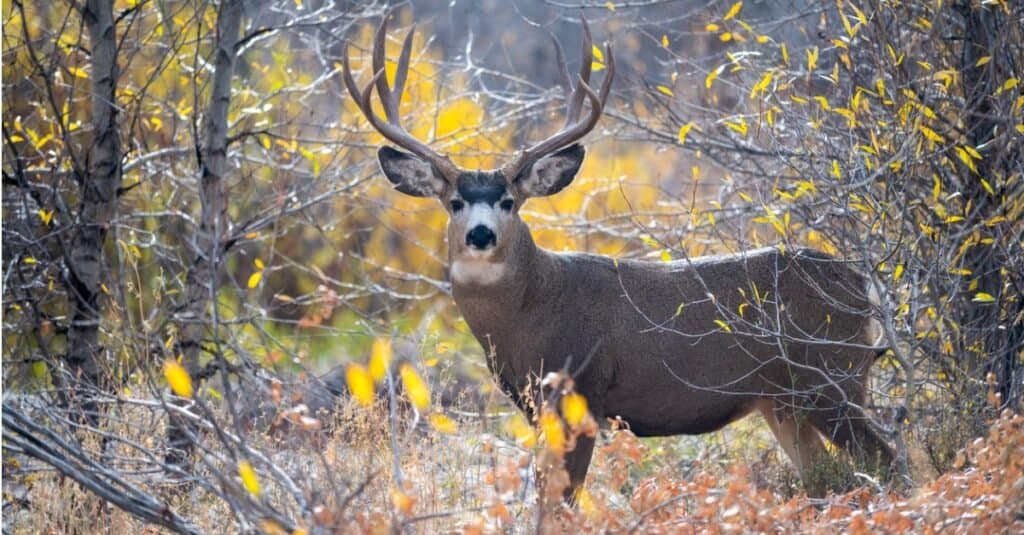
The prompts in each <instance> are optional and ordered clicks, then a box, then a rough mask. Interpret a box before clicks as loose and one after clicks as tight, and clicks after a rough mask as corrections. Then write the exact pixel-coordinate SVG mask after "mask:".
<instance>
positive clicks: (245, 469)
mask: <svg viewBox="0 0 1024 535" xmlns="http://www.w3.org/2000/svg"><path fill="white" fill-rule="evenodd" d="M238 476H239V477H241V478H242V486H243V487H245V490H247V491H249V494H252V495H253V496H255V497H257V498H258V497H259V496H260V492H261V489H260V480H259V479H258V478H257V477H256V471H255V470H253V468H252V465H251V464H249V461H246V460H241V461H238Z"/></svg>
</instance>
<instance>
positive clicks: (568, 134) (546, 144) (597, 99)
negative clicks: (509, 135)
mask: <svg viewBox="0 0 1024 535" xmlns="http://www.w3.org/2000/svg"><path fill="white" fill-rule="evenodd" d="M580 20H581V21H582V23H583V60H582V61H583V63H582V65H580V72H579V74H578V75H577V78H578V80H577V83H576V86H575V88H574V87H573V83H572V76H571V75H570V74H569V69H568V67H566V65H565V58H564V56H563V55H562V47H561V46H560V45H559V44H558V40H555V53H556V56H557V58H558V70H559V71H560V72H561V73H562V89H563V90H564V91H565V101H566V105H567V107H568V109H567V110H566V113H565V124H564V125H562V129H561V130H559V131H558V132H556V133H555V134H552V135H551V136H550V137H548V138H547V139H545V140H544V141H541V142H539V143H537V144H535V145H533V146H532V147H529V148H527V149H524V150H521V151H519V153H517V154H516V156H515V157H514V158H513V159H512V161H511V162H509V163H508V164H507V165H506V166H505V167H504V168H503V169H502V171H503V172H504V174H505V178H506V179H507V180H509V181H512V180H515V179H516V177H517V176H519V173H520V172H521V171H522V170H523V169H525V168H527V167H529V166H530V164H532V163H534V162H536V161H537V160H539V159H541V158H543V157H544V156H546V155H548V154H550V153H552V152H554V151H556V150H558V149H560V148H562V147H565V146H566V145H569V144H571V143H573V142H575V141H577V140H579V139H580V138H582V137H583V136H585V135H587V133H588V132H590V131H591V130H593V129H594V126H596V125H597V121H598V119H600V118H601V112H602V111H603V110H604V104H605V102H607V101H608V93H609V92H610V91H611V88H612V78H613V77H614V76H615V58H614V56H612V47H611V45H610V44H606V45H605V58H607V62H608V68H607V72H606V73H605V76H604V81H603V82H602V83H601V89H600V92H599V93H595V92H594V90H593V89H591V88H590V85H589V83H590V71H591V63H592V62H593V60H594V52H593V40H592V38H591V36H590V26H589V25H588V24H587V19H586V18H582V17H581V19H580ZM584 99H588V100H589V101H590V115H588V116H587V117H586V118H585V119H580V118H579V115H580V111H582V109H583V101H584Z"/></svg>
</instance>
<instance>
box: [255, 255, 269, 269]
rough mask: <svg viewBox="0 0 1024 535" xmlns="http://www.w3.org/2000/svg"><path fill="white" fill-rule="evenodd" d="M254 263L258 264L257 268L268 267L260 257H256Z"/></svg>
mask: <svg viewBox="0 0 1024 535" xmlns="http://www.w3.org/2000/svg"><path fill="white" fill-rule="evenodd" d="M252 265H254V266H256V269H266V266H264V265H263V261H262V260H260V259H259V258H254V259H253V261H252Z"/></svg>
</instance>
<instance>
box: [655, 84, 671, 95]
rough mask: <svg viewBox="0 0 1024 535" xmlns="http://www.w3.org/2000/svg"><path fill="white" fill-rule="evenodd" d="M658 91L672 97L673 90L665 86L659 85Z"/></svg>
mask: <svg viewBox="0 0 1024 535" xmlns="http://www.w3.org/2000/svg"><path fill="white" fill-rule="evenodd" d="M658 91H660V92H661V93H663V94H665V95H668V96H670V97H671V96H672V90H671V89H669V88H667V87H665V86H663V85H659V86H658Z"/></svg>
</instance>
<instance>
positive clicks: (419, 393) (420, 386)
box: [398, 363, 430, 411]
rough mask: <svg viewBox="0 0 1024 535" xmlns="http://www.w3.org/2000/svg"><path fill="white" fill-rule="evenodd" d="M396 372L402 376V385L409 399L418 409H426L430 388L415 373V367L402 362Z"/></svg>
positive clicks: (428, 403) (428, 402)
mask: <svg viewBox="0 0 1024 535" xmlns="http://www.w3.org/2000/svg"><path fill="white" fill-rule="evenodd" d="M398 373H399V374H400V375H401V376H402V386H404V387H405V394H406V395H407V396H409V401H411V402H412V404H413V406H414V407H416V408H417V409H418V410H420V411H425V410H427V408H428V407H430V388H428V387H427V383H425V382H424V381H423V378H421V377H420V375H419V374H418V373H416V369H415V368H413V367H412V365H411V364H408V363H406V364H403V365H402V367H401V368H399V370H398Z"/></svg>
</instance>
